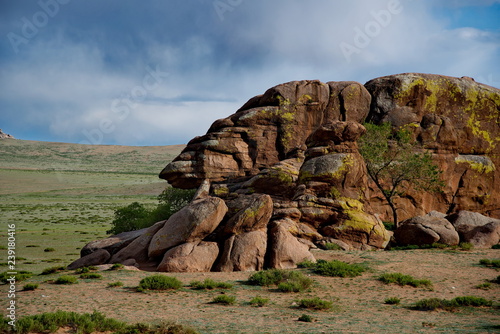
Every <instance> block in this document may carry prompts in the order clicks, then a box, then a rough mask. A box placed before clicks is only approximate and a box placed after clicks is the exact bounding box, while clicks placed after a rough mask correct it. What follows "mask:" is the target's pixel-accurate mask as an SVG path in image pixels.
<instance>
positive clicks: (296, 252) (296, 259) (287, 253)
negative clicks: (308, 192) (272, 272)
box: [269, 219, 316, 269]
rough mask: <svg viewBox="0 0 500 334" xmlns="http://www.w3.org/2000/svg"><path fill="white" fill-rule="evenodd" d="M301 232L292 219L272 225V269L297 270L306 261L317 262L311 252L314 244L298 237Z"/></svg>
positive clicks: (275, 222) (278, 221)
mask: <svg viewBox="0 0 500 334" xmlns="http://www.w3.org/2000/svg"><path fill="white" fill-rule="evenodd" d="M298 231H299V227H298V226H297V223H296V222H294V221H292V220H290V219H282V220H277V221H274V222H273V223H272V224H271V225H270V231H269V234H270V245H269V246H270V250H269V266H270V267H271V268H278V269H289V268H296V267H297V264H298V263H300V262H303V261H306V260H309V261H313V262H316V259H315V258H314V256H313V255H312V254H311V252H310V251H309V250H310V249H311V248H313V247H314V246H313V244H312V243H311V242H310V241H308V240H306V239H303V238H300V237H296V236H294V234H296V233H297V232H298Z"/></svg>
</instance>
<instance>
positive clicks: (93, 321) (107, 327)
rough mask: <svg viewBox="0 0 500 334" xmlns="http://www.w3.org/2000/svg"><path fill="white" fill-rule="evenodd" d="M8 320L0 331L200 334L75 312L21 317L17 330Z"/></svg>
mask: <svg viewBox="0 0 500 334" xmlns="http://www.w3.org/2000/svg"><path fill="white" fill-rule="evenodd" d="M9 321H10V320H8V319H7V318H4V317H2V318H1V322H0V332H1V333H6V334H11V333H12V334H27V333H54V332H56V331H57V330H58V329H59V328H63V327H69V328H71V329H72V330H73V331H74V332H75V333H78V334H91V333H93V332H109V333H113V334H131V333H134V334H197V333H198V332H197V331H195V330H194V329H192V328H189V327H186V326H182V325H179V324H176V323H173V322H165V323H162V324H160V325H155V326H153V325H148V324H143V323H138V324H135V325H129V324H126V323H124V322H120V321H118V320H115V319H111V318H106V317H105V316H104V315H103V314H101V313H99V312H96V311H94V313H91V314H89V313H86V314H78V313H75V312H63V311H57V312H55V313H43V314H38V315H32V316H27V317H22V318H20V319H18V320H17V321H16V327H15V329H14V327H12V326H11V325H10V324H9Z"/></svg>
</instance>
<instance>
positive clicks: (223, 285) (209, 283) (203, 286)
mask: <svg viewBox="0 0 500 334" xmlns="http://www.w3.org/2000/svg"><path fill="white" fill-rule="evenodd" d="M189 286H190V287H191V288H193V289H195V290H213V289H232V288H233V285H232V284H231V283H227V282H216V281H214V280H213V279H210V278H207V279H205V280H204V281H203V282H201V281H193V282H191V283H190V284H189Z"/></svg>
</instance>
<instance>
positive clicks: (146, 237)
mask: <svg viewBox="0 0 500 334" xmlns="http://www.w3.org/2000/svg"><path fill="white" fill-rule="evenodd" d="M165 223H166V220H163V221H160V222H157V223H156V224H154V225H153V226H151V227H149V228H148V229H146V231H144V233H143V234H142V235H141V236H140V237H138V238H136V239H135V240H134V241H132V242H131V243H130V244H129V245H127V246H126V247H124V248H122V249H121V250H120V251H118V252H117V253H116V254H115V255H113V257H112V258H111V260H110V261H109V262H110V263H122V264H123V263H124V262H125V261H127V260H130V259H134V260H135V261H136V262H137V263H141V264H143V263H147V262H148V261H149V255H148V249H149V244H150V243H151V240H152V239H153V236H154V235H155V234H156V233H157V232H158V231H159V230H160V229H161V228H163V226H164V225H165Z"/></svg>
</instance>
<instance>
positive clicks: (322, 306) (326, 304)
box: [297, 297, 333, 310]
mask: <svg viewBox="0 0 500 334" xmlns="http://www.w3.org/2000/svg"><path fill="white" fill-rule="evenodd" d="M297 304H298V306H299V307H300V308H307V309H311V310H329V309H331V308H332V307H333V302H331V301H328V300H322V299H320V298H318V297H314V298H309V299H307V298H306V299H301V300H299V301H298V303H297Z"/></svg>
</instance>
